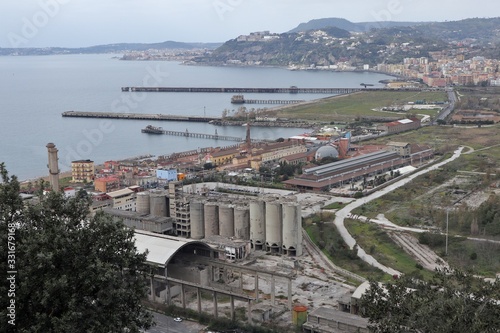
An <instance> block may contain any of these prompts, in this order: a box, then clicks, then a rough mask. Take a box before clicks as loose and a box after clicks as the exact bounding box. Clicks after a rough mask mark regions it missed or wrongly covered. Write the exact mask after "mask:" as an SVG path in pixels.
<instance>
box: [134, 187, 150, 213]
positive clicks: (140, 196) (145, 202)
mask: <svg viewBox="0 0 500 333" xmlns="http://www.w3.org/2000/svg"><path fill="white" fill-rule="evenodd" d="M135 210H136V212H137V213H139V214H145V215H149V214H150V212H151V203H150V197H149V192H139V193H137V203H136V208H135Z"/></svg>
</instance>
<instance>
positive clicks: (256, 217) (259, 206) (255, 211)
mask: <svg viewBox="0 0 500 333" xmlns="http://www.w3.org/2000/svg"><path fill="white" fill-rule="evenodd" d="M265 221H266V204H265V202H264V201H263V200H255V201H250V242H251V244H252V247H253V248H254V249H256V250H263V249H264V248H263V247H265V245H266V224H265V223H266V222H265Z"/></svg>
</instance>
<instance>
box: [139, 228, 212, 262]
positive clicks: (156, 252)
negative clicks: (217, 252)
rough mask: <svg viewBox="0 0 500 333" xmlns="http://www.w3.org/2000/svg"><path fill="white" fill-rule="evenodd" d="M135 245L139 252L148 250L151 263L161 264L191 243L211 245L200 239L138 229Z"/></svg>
mask: <svg viewBox="0 0 500 333" xmlns="http://www.w3.org/2000/svg"><path fill="white" fill-rule="evenodd" d="M134 238H135V246H136V248H137V250H138V252H140V253H143V252H145V251H146V250H147V251H148V255H147V258H146V260H147V261H148V262H150V263H153V264H157V265H160V266H165V265H167V263H168V261H169V260H170V259H171V258H172V257H173V256H174V254H175V253H176V252H177V251H179V250H180V249H181V248H182V247H184V246H186V245H188V244H191V243H197V244H203V245H205V246H206V247H207V249H209V248H210V247H209V246H208V245H206V244H204V243H201V242H199V241H189V240H187V239H182V238H177V237H172V236H166V235H161V234H155V233H152V232H147V231H141V230H136V231H135V235H134Z"/></svg>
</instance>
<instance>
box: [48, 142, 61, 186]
mask: <svg viewBox="0 0 500 333" xmlns="http://www.w3.org/2000/svg"><path fill="white" fill-rule="evenodd" d="M46 147H47V150H48V152H49V164H48V165H47V166H48V167H49V180H50V186H51V187H52V191H54V192H59V166H58V163H57V161H58V158H57V152H58V150H57V148H56V145H55V144H53V143H52V142H50V143H47V146H46Z"/></svg>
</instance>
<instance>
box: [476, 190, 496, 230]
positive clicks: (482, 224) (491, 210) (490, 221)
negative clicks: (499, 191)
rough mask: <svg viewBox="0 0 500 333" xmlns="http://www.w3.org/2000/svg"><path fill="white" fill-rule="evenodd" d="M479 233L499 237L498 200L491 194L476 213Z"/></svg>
mask: <svg viewBox="0 0 500 333" xmlns="http://www.w3.org/2000/svg"><path fill="white" fill-rule="evenodd" d="M476 216H477V220H478V221H479V229H480V230H479V231H480V232H481V233H484V234H486V235H488V236H498V235H500V198H499V197H498V196H497V195H495V194H493V195H490V197H489V198H488V200H486V201H485V202H483V203H482V204H481V205H480V206H479V208H478V209H477V211H476Z"/></svg>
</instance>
